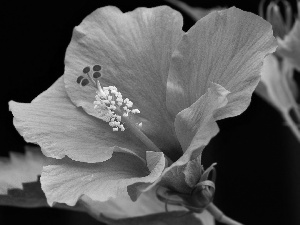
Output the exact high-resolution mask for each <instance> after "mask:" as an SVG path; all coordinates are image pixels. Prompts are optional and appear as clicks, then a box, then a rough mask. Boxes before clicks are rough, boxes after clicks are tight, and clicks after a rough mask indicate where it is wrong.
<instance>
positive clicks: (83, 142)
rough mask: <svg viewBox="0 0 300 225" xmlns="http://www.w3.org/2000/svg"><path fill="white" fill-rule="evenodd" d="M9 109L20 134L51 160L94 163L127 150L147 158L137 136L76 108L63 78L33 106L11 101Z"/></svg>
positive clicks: (35, 100) (32, 103)
mask: <svg viewBox="0 0 300 225" xmlns="http://www.w3.org/2000/svg"><path fill="white" fill-rule="evenodd" d="M9 107H10V110H11V111H12V113H13V115H14V125H15V127H16V128H17V130H18V131H19V132H20V134H21V135H22V136H23V137H24V139H25V140H26V141H27V142H32V143H38V144H39V145H40V146H41V148H42V151H43V153H44V154H45V155H46V156H48V157H53V158H56V159H61V158H63V157H64V156H66V155H67V156H69V157H70V158H71V159H73V160H77V161H81V162H90V163H93V162H102V161H105V160H107V159H109V158H110V157H111V156H112V153H113V152H114V151H125V152H131V153H132V154H136V155H139V156H140V157H143V158H145V155H146V150H145V148H144V147H143V144H142V143H141V142H139V140H138V139H136V138H135V137H134V136H130V134H129V133H124V132H122V133H121V132H113V131H112V129H111V127H110V126H109V125H108V124H107V123H105V122H103V121H101V120H99V119H97V118H95V117H93V116H90V115H88V114H87V113H85V112H84V111H83V110H82V109H80V108H77V107H76V106H75V105H73V103H72V102H71V101H70V99H69V97H68V95H67V93H66V91H65V88H64V82H63V78H62V77H61V78H59V79H58V80H57V81H56V82H55V83H54V84H53V85H52V86H51V87H50V88H49V89H48V90H47V91H45V92H43V93H42V94H41V95H39V96H38V97H37V98H35V99H34V100H33V101H32V102H31V103H29V104H25V103H16V102H13V101H11V102H10V103H9ZM138 145H140V146H141V147H140V146H138ZM116 146H118V147H119V148H117V147H116ZM129 149H130V150H129Z"/></svg>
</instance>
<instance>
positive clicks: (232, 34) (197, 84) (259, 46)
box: [167, 7, 276, 119]
mask: <svg viewBox="0 0 300 225" xmlns="http://www.w3.org/2000/svg"><path fill="white" fill-rule="evenodd" d="M275 47H276V40H275V38H274V37H273V36H272V29H271V25H270V24H269V23H268V22H267V21H265V20H263V19H262V18H261V17H259V16H256V15H254V14H252V13H248V12H244V11H242V10H240V9H237V8H235V7H232V8H230V9H228V10H222V11H218V12H216V11H214V12H212V13H210V14H209V15H207V16H206V17H204V18H202V19H200V20H199V21H198V22H197V23H196V24H195V25H194V26H193V27H192V28H191V29H190V30H189V31H188V32H187V33H186V34H185V35H184V36H183V38H182V40H181V42H180V43H179V45H178V47H177V49H176V50H175V51H174V53H173V55H172V61H171V67H170V72H169V77H168V83H167V107H168V109H169V111H170V113H172V115H173V116H174V117H175V115H176V114H177V113H179V112H180V111H181V110H183V109H185V108H187V107H189V106H190V105H191V104H193V103H194V102H195V101H197V99H198V98H199V97H200V96H202V95H203V94H204V93H205V92H206V90H207V88H208V87H209V85H210V82H214V83H217V84H219V85H221V86H223V87H224V88H225V89H226V90H228V91H230V94H229V95H228V100H229V102H228V104H227V106H226V107H224V108H223V110H222V111H219V115H218V116H217V117H218V118H219V119H223V118H226V117H229V116H236V115H239V114H240V113H242V112H243V111H244V110H245V109H246V108H247V106H248V105H249V103H250V99H251V94H252V92H253V90H254V88H255V86H256V85H257V83H258V81H259V72H260V69H261V66H262V61H263V58H264V57H265V55H266V54H268V53H271V52H274V51H275Z"/></svg>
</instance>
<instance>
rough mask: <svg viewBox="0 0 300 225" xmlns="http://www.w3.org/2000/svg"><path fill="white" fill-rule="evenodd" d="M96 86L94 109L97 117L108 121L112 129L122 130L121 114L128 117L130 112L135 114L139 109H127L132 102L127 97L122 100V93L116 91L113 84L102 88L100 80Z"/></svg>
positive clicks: (123, 128)
mask: <svg viewBox="0 0 300 225" xmlns="http://www.w3.org/2000/svg"><path fill="white" fill-rule="evenodd" d="M97 88H98V90H97V91H96V93H97V95H96V96H95V98H96V101H94V109H95V110H96V111H97V112H98V116H99V118H100V119H102V120H104V121H105V122H108V124H109V126H111V127H112V128H113V131H118V130H119V129H120V130H121V131H124V130H125V127H124V125H123V122H122V116H123V117H128V116H129V115H130V114H131V113H132V114H136V113H139V112H140V111H139V110H138V109H132V110H131V109H129V108H131V107H132V106H133V102H131V101H130V100H129V99H128V98H126V99H125V100H124V101H123V98H122V94H121V93H120V92H118V89H117V88H116V87H115V86H109V87H103V88H102V87H101V84H100V82H99V81H97ZM116 102H117V104H116ZM120 115H122V116H120Z"/></svg>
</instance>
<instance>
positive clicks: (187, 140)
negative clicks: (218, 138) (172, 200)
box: [146, 83, 229, 193]
mask: <svg viewBox="0 0 300 225" xmlns="http://www.w3.org/2000/svg"><path fill="white" fill-rule="evenodd" d="M228 94H229V92H228V91H227V90H226V89H225V88H223V87H222V86H220V85H218V84H215V83H211V87H210V88H209V89H208V91H207V92H206V94H204V95H203V96H201V97H200V98H199V99H198V100H197V101H196V102H195V103H193V104H192V105H191V106H190V107H189V108H186V109H184V110H182V111H181V112H180V113H178V115H177V116H176V119H175V129H176V134H177V137H178V139H179V141H180V144H181V146H182V150H183V151H184V154H183V156H182V157H180V158H179V159H178V160H177V161H176V162H174V163H173V164H172V165H171V166H170V167H168V168H166V169H165V170H164V172H163V174H162V176H161V177H160V179H159V180H157V181H156V182H155V184H158V183H159V185H162V186H164V187H167V188H171V189H174V190H176V191H178V192H181V193H189V192H190V191H191V188H192V186H191V185H192V182H194V181H193V180H197V178H200V177H199V176H200V175H201V174H200V173H199V171H198V172H197V168H198V167H197V166H196V165H198V166H199V167H201V161H200V160H196V158H197V157H200V155H201V153H202V151H203V149H204V147H205V146H206V145H207V144H208V143H209V141H210V140H211V138H212V137H213V136H215V135H216V134H217V133H218V132H219V127H218V125H217V123H216V118H215V116H216V115H218V111H219V110H222V107H224V106H226V104H227V102H228V100H227V98H226V96H227V95H228ZM193 159H195V160H194V161H191V160H193ZM191 162H192V163H193V164H194V165H191ZM188 170H190V171H188ZM191 173H193V174H194V175H195V177H191V176H189V174H191ZM197 176H198V177H197ZM153 185H154V184H153ZM146 190H147V189H146Z"/></svg>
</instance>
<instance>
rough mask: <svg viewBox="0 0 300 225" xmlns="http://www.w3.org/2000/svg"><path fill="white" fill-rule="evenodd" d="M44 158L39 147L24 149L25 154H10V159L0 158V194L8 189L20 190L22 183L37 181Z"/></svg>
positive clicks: (3, 193)
mask: <svg viewBox="0 0 300 225" xmlns="http://www.w3.org/2000/svg"><path fill="white" fill-rule="evenodd" d="M45 163H46V157H45V156H44V155H43V154H42V152H41V150H40V148H39V147H28V146H27V147H25V154H22V153H16V152H10V157H9V158H6V157H1V158H0V194H2V195H5V194H7V192H8V190H9V189H15V188H17V189H22V188H23V186H22V184H23V183H28V182H35V181H37V177H38V175H40V174H41V172H42V168H43V165H44V164H45Z"/></svg>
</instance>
